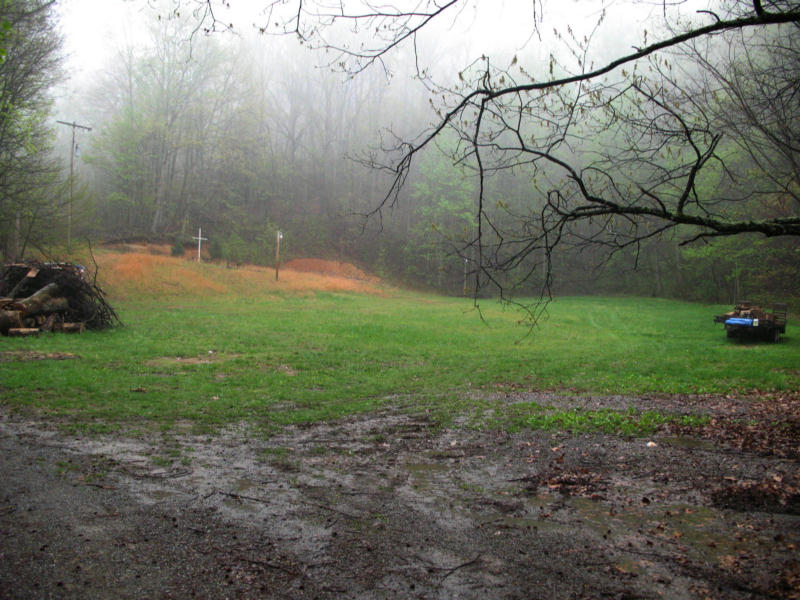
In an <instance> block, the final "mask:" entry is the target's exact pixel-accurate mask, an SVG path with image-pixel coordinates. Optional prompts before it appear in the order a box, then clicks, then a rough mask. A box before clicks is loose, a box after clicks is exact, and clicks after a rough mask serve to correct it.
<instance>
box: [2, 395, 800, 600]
mask: <svg viewBox="0 0 800 600" xmlns="http://www.w3.org/2000/svg"><path fill="white" fill-rule="evenodd" d="M548 400H549V401H550V402H551V403H561V404H563V405H574V404H576V403H584V404H586V403H588V402H591V403H592V404H593V405H597V406H614V405H615V403H624V404H625V406H628V405H630V404H632V403H633V404H635V403H638V404H639V405H640V406H641V407H642V408H647V404H648V403H651V404H652V403H658V405H659V406H661V407H662V409H663V407H664V406H665V405H666V406H667V407H668V408H670V407H671V408H673V409H674V410H678V411H681V412H707V413H708V412H710V413H711V414H712V415H713V416H714V417H715V419H717V418H718V419H719V420H720V422H722V421H724V420H725V419H728V421H729V422H731V423H732V422H733V421H737V422H738V419H733V418H732V416H731V415H733V414H735V415H737V416H738V417H746V418H745V419H742V420H741V422H742V423H746V425H742V426H741V427H753V424H754V423H757V421H758V415H760V414H762V413H763V411H761V409H760V408H758V407H757V406H755V405H753V404H752V403H751V401H750V400H740V401H733V400H731V399H720V401H719V402H717V403H714V402H712V401H709V400H708V399H705V400H704V401H703V402H702V403H700V402H697V401H694V400H691V399H683V400H682V399H659V400H651V399H645V398H640V399H631V398H625V399H619V398H617V399H615V398H601V399H591V400H586V399H575V398H568V397H548ZM673 405H674V406H673ZM759 411H761V412H759ZM754 415H755V416H754ZM765 423H766V421H765ZM765 427H766V425H765ZM762 429H763V428H762ZM722 430H725V428H724V427H722V428H721V429H720V431H722ZM755 430H756V431H760V430H759V429H758V428H755ZM725 431H727V430H725ZM251 433H252V432H251ZM678 433H680V432H678ZM705 433H707V434H709V436H710V437H711V434H710V432H705ZM726 435H727V434H724V431H723V433H722V434H720V435H719V436H718V439H717V440H716V441H714V440H711V439H694V438H686V437H678V436H676V435H675V432H671V433H666V432H665V433H664V434H662V435H660V436H656V437H654V438H652V439H621V438H619V437H615V436H605V435H581V436H571V435H567V434H552V433H548V432H541V431H525V432H522V433H519V434H514V435H509V434H505V433H502V432H486V431H474V430H468V429H452V430H446V431H438V430H435V429H433V428H432V427H431V426H430V423H429V422H428V421H427V420H426V418H425V416H424V415H416V416H409V415H407V414H394V413H391V412H387V413H384V414H379V415H372V416H368V417H364V418H358V419H351V420H347V421H344V422H338V423H333V424H320V425H314V426H310V427H304V428H293V429H287V430H286V431H284V432H283V433H282V434H280V435H278V436H274V437H271V438H269V439H263V438H260V437H258V436H253V435H252V434H248V432H247V431H245V430H244V429H238V430H229V431H226V432H224V434H223V435H219V436H215V437H213V438H203V437H198V436H190V435H175V434H171V435H169V436H153V437H151V438H147V439H120V438H113V437H92V438H87V439H76V438H74V437H66V436H64V435H61V434H58V433H56V432H54V431H53V430H51V429H48V428H46V427H45V426H44V424H42V423H35V422H32V421H30V420H26V419H22V418H19V417H15V416H13V415H10V414H8V413H2V412H0V476H1V477H2V488H0V597H2V598H78V597H80V598H191V597H198V598H490V597H491V598H662V597H663V598H800V560H798V558H797V556H798V553H797V547H798V545H799V544H800V516H798V515H800V493H799V492H798V487H799V486H800V469H798V460H797V453H796V452H795V450H796V445H795V446H794V450H793V449H792V442H791V436H790V437H789V440H788V441H786V440H784V449H783V450H781V451H780V452H779V454H783V455H784V457H781V456H776V455H765V454H763V453H757V452H754V451H751V450H747V449H745V450H742V449H736V448H733V447H732V446H731V444H732V443H733V442H732V440H733V438H731V437H730V436H728V437H726ZM731 435H732V434H731ZM729 438H730V439H729ZM737 439H740V440H741V436H740V437H739V438H737ZM649 442H652V443H649ZM787 448H788V449H787ZM762 449H763V448H762ZM160 465H161V466H160Z"/></svg>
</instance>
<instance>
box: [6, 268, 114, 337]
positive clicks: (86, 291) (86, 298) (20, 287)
mask: <svg viewBox="0 0 800 600" xmlns="http://www.w3.org/2000/svg"><path fill="white" fill-rule="evenodd" d="M119 323H120V320H119V317H117V314H116V313H115V312H114V309H113V308H111V306H110V305H109V304H108V302H107V301H106V299H105V294H104V293H103V291H102V290H101V289H100V288H99V287H98V286H97V283H96V282H92V281H89V278H88V277H87V272H86V269H85V268H84V267H82V266H80V265H74V264H71V263H15V264H10V265H5V266H4V267H0V334H2V335H7V336H29V335H38V334H39V333H41V332H43V331H53V332H56V331H63V332H71V333H79V332H81V331H83V330H84V329H104V328H106V327H111V326H112V325H114V324H119Z"/></svg>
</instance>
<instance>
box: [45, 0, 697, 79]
mask: <svg viewBox="0 0 800 600" xmlns="http://www.w3.org/2000/svg"><path fill="white" fill-rule="evenodd" d="M230 1H231V4H232V5H233V8H234V10H235V11H236V12H235V13H231V12H230V11H226V10H225V9H222V8H219V9H218V10H217V16H218V17H219V18H221V19H223V20H233V21H234V22H235V24H236V26H237V29H238V30H239V31H247V30H249V29H251V24H252V23H253V22H254V21H255V20H257V19H258V13H259V10H260V7H261V6H263V5H264V4H266V0H264V2H261V1H260V0H230ZM189 2H190V0H188V2H187V0H184V6H185V7H188V8H189V10H191V8H192V6H191V4H190V3H189ZM532 2H533V0H481V1H480V2H478V8H477V9H476V8H473V7H471V6H467V7H466V8H465V9H464V11H463V12H462V13H460V14H459V17H458V20H457V21H456V23H455V25H452V26H451V23H449V22H448V21H447V19H446V18H445V19H442V20H441V22H440V23H439V27H440V28H441V30H442V31H443V33H444V34H446V36H447V37H448V38H461V39H462V40H463V41H464V43H466V44H468V45H469V46H470V47H471V48H472V49H473V53H474V54H478V55H479V54H480V53H482V52H486V53H489V52H490V51H492V50H493V48H492V46H497V45H502V46H503V47H504V48H505V49H506V50H507V52H511V53H513V52H516V51H518V50H520V49H521V48H522V47H523V46H524V45H525V44H526V42H527V45H528V47H529V48H530V47H534V48H537V49H538V47H539V46H540V45H541V43H540V42H539V40H538V38H532V37H531V35H530V31H529V29H530V23H531V14H532ZM150 4H151V3H150V2H148V0H59V2H58V7H59V13H60V15H61V26H62V31H63V33H64V36H65V51H66V53H67V55H68V57H69V59H68V65H69V69H70V71H71V72H72V73H73V74H77V73H79V72H81V71H91V70H94V69H97V68H99V67H101V66H102V65H103V64H104V61H105V60H106V57H107V56H108V55H109V53H110V52H111V51H112V49H113V48H114V47H115V46H120V45H123V44H124V43H125V41H126V40H134V41H135V40H136V39H137V38H139V39H141V36H143V35H144V31H145V30H146V24H147V22H148V20H153V19H155V18H156V16H157V14H158V13H157V11H156V10H155V9H154V8H152V6H151V5H150ZM169 4H170V3H168V4H167V5H169ZM706 4H707V1H704V0H691V1H689V2H686V3H684V5H683V6H682V10H684V11H686V12H694V9H696V8H701V7H704V6H705V5H706ZM602 5H606V6H608V10H609V17H608V19H607V22H606V24H605V27H604V29H605V31H606V36H607V38H608V39H609V40H614V41H615V42H616V43H619V44H620V46H621V47H628V48H629V47H630V46H631V45H632V44H634V43H640V42H641V32H642V30H643V29H644V28H646V27H647V23H646V21H647V19H648V18H651V17H653V16H654V15H655V16H658V15H659V14H660V12H661V8H660V3H658V2H654V3H642V4H638V5H637V6H633V5H632V4H631V3H630V2H627V1H625V0H557V1H552V0H551V1H549V2H548V1H545V2H544V20H543V21H542V23H541V31H542V33H543V36H544V38H543V39H544V40H545V41H547V39H548V37H549V36H550V34H551V32H552V30H553V28H558V29H560V30H564V29H565V25H566V24H570V25H571V26H572V28H573V29H574V30H575V31H577V32H585V31H587V30H589V29H590V28H591V27H592V26H593V25H594V23H595V22H596V19H597V17H598V15H599V12H600V9H601V6H602ZM231 14H234V16H233V17H231V16H230V15H231ZM515 24H518V25H517V26H515ZM651 39H652V38H651ZM484 46H485V47H484ZM539 53H540V55H543V56H546V55H548V54H549V50H547V49H544V48H542V49H540V52H539Z"/></svg>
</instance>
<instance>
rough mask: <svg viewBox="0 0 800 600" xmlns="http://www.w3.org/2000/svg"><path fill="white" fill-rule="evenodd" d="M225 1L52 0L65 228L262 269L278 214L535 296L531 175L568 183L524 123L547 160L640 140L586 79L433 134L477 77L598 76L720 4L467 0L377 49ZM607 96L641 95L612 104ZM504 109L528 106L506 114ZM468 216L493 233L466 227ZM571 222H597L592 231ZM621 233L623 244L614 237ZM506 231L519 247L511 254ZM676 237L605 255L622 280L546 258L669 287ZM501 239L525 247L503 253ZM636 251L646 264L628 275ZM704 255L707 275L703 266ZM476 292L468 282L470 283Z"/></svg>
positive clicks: (382, 267) (585, 287)
mask: <svg viewBox="0 0 800 600" xmlns="http://www.w3.org/2000/svg"><path fill="white" fill-rule="evenodd" d="M230 4H231V6H230V7H226V6H224V5H217V4H215V3H212V4H210V5H209V4H206V3H205V2H199V1H194V0H181V1H180V2H173V1H170V2H155V1H153V2H145V1H144V0H125V1H123V0H103V1H102V2H100V1H96V0H62V1H61V2H59V3H58V11H57V12H58V23H59V27H60V31H61V34H62V36H63V54H64V56H65V60H64V67H63V72H64V75H65V77H64V79H63V81H62V82H61V83H60V84H59V86H58V87H57V88H56V89H55V90H54V92H53V94H54V97H55V108H54V110H53V113H52V119H53V121H62V122H66V123H76V124H79V125H82V126H84V127H86V128H89V127H90V128H91V131H88V129H75V130H74V131H73V128H70V127H68V126H64V125H63V124H61V125H58V126H56V133H57V135H58V144H57V146H56V152H57V153H58V154H60V155H61V156H62V157H63V156H65V155H69V153H70V148H71V144H72V134H73V133H75V136H76V144H77V146H78V149H79V153H78V154H77V156H76V159H75V161H74V165H73V172H74V175H75V177H76V181H77V182H79V184H80V186H79V189H80V192H79V198H78V199H77V200H76V204H75V210H76V211H77V213H76V214H77V217H76V228H77V230H76V235H80V236H83V237H84V238H87V239H93V240H109V239H133V238H147V239H158V240H160V241H167V242H169V243H174V244H181V243H187V242H188V241H189V240H190V239H191V236H192V235H193V234H194V233H195V232H196V231H197V229H198V228H200V227H202V230H203V233H204V235H207V236H208V237H209V240H210V241H209V246H210V247H211V248H212V252H213V254H214V256H215V258H219V259H224V260H227V261H228V263H229V264H237V263H243V262H253V263H261V264H269V263H270V261H271V260H272V258H271V257H272V256H273V244H274V238H275V231H276V230H277V229H281V230H282V231H283V232H284V235H285V238H284V245H283V247H282V252H284V253H285V254H286V256H287V257H292V256H297V257H300V256H314V257H323V258H336V259H340V260H348V261H351V262H355V263H358V264H359V265H360V266H363V267H365V268H368V269H369V270H371V271H373V272H375V273H376V274H378V275H380V276H383V277H386V278H388V279H392V280H396V281H399V282H402V283H407V284H411V285H415V286H423V287H429V288H433V289H437V290H439V291H443V292H447V293H463V292H464V288H465V286H464V277H463V273H464V268H465V263H466V266H467V267H468V270H469V271H470V272H471V273H472V272H474V273H477V274H478V275H480V274H481V271H482V270H483V268H484V267H492V268H499V269H498V270H499V271H501V272H503V275H502V277H499V278H498V279H497V280H496V281H495V283H498V284H499V285H508V286H514V285H517V286H520V287H519V288H518V289H519V290H520V293H527V292H529V291H531V290H537V289H540V288H541V285H542V284H543V282H544V279H543V277H545V276H546V275H549V271H547V270H546V269H543V268H541V267H542V265H541V263H543V262H544V261H546V260H548V258H547V257H548V254H547V252H545V250H548V248H541V249H539V248H538V246H536V244H531V243H529V242H530V240H531V235H533V234H531V233H530V232H531V231H532V229H531V228H532V227H533V225H532V223H533V218H534V217H535V215H537V214H538V213H539V212H540V211H541V210H542V207H543V206H544V199H545V197H546V195H547V190H545V189H544V188H543V187H542V185H543V183H542V182H547V184H548V185H549V186H551V187H552V189H564V184H563V182H561V180H560V179H559V178H560V177H563V174H562V175H554V174H553V172H552V170H545V169H543V167H542V161H541V160H539V159H535V160H533V159H531V158H530V155H529V154H527V155H526V154H525V153H526V152H528V151H529V149H528V148H526V147H524V146H519V143H518V142H517V141H516V138H519V139H529V138H530V139H536V140H545V142H540V143H545V145H546V144H553V145H551V146H548V147H549V148H550V151H552V156H553V157H557V158H558V159H559V160H561V159H563V160H566V161H571V163H572V164H573V165H575V166H576V168H577V169H578V170H579V171H580V170H582V169H591V168H594V169H599V168H600V167H602V169H604V171H603V172H604V173H605V172H608V171H607V169H609V168H611V167H610V166H609V164H610V163H609V161H611V160H612V158H613V157H612V156H611V155H610V153H609V152H608V151H607V150H608V148H611V147H618V148H619V155H624V154H625V152H627V151H628V150H629V146H630V144H629V143H628V142H624V140H626V139H627V138H626V135H628V134H627V133H626V131H627V130H625V129H623V128H621V127H618V122H616V121H615V122H614V123H613V124H612V123H611V121H607V119H608V117H607V115H606V116H604V114H605V113H603V112H602V111H603V110H605V109H606V108H607V107H609V106H611V100H610V99H609V98H611V95H609V96H608V98H605V99H604V100H603V102H602V103H600V102H599V100H597V98H595V97H594V96H592V98H593V99H592V101H591V102H590V101H589V100H587V98H588V96H589V95H590V94H589V88H588V87H572V88H566V89H565V90H564V91H563V92H559V94H560V95H556V96H553V95H552V94H550V95H547V94H541V95H538V96H537V95H536V94H533V95H531V94H528V95H526V96H524V97H523V96H520V97H519V99H518V100H505V99H504V104H502V105H500V104H498V105H496V106H493V107H491V106H490V109H489V110H488V112H487V113H486V115H485V117H483V120H482V127H483V129H482V130H481V136H484V137H480V138H479V137H474V139H473V137H472V136H473V131H472V130H471V129H470V128H471V127H473V126H474V117H475V116H476V115H477V114H478V110H479V108H480V107H479V106H478V104H475V105H474V106H473V105H472V104H468V105H467V106H466V107H465V110H464V111H463V112H459V113H458V116H457V118H453V119H452V120H451V121H450V122H449V124H448V126H447V127H445V128H443V129H442V131H441V132H439V133H438V134H437V135H436V136H435V138H434V139H432V140H431V141H430V143H427V138H426V136H427V135H429V134H430V132H431V131H433V128H435V127H437V126H438V125H439V124H440V123H441V119H442V117H443V115H446V114H447V112H448V111H449V110H450V109H451V108H452V107H454V106H456V105H457V104H458V102H459V101H460V100H462V99H463V98H464V97H465V96H466V95H467V94H469V91H470V90H471V89H476V86H477V87H479V86H481V85H488V86H491V87H492V88H499V87H502V86H508V85H517V84H520V83H529V82H534V81H542V80H546V79H553V78H559V77H567V76H572V75H576V74H580V73H581V72H586V71H590V70H592V69H595V68H597V67H599V66H602V65H604V64H606V63H608V62H610V61H612V60H614V59H615V58H617V57H619V56H623V55H626V54H629V53H631V52H634V51H635V49H636V48H640V47H643V46H645V45H647V43H649V42H651V41H652V40H654V39H658V38H664V37H665V36H668V35H670V31H668V30H667V29H666V27H667V25H669V26H670V27H672V28H674V29H675V30H677V29H679V28H683V27H686V26H688V25H689V23H691V22H695V23H705V22H708V21H709V19H710V17H709V15H708V13H702V12H700V13H699V12H698V10H701V11H702V10H709V9H713V10H718V9H719V7H720V6H723V5H725V3H724V2H723V3H718V2H707V1H703V2H700V1H691V2H690V1H687V2H677V3H661V2H654V3H650V2H641V1H638V2H637V1H621V0H612V1H608V0H605V1H601V0H597V1H581V2H543V3H540V2H538V1H517V2H513V1H506V2H496V3H495V2H474V3H464V4H463V6H461V7H458V6H457V7H455V8H454V9H452V10H449V11H447V12H446V13H443V14H442V15H441V16H440V17H438V18H436V19H434V20H432V21H431V22H430V23H429V24H427V25H426V26H425V27H423V28H422V29H420V31H419V33H418V34H417V35H416V36H413V37H411V38H409V39H408V40H407V41H406V43H403V44H398V45H397V46H396V47H392V49H391V50H390V51H388V52H386V53H381V54H379V55H377V56H376V55H373V54H371V51H372V50H377V49H380V48H382V47H383V46H384V45H386V43H387V40H391V39H392V36H394V35H396V31H394V30H391V29H389V30H386V29H381V28H380V27H379V26H380V25H381V22H380V21H378V22H361V21H352V20H331V19H328V18H325V17H320V16H319V15H318V14H314V13H313V11H314V10H315V7H316V8H318V7H319V6H324V3H317V4H314V5H311V7H310V8H307V10H308V12H307V13H306V14H304V19H303V22H302V23H301V28H300V32H301V33H302V34H303V38H304V39H299V36H298V35H296V34H293V33H285V31H286V29H287V27H288V28H289V29H291V28H292V27H293V26H294V25H296V23H295V22H294V21H293V19H295V17H296V12H294V13H293V12H292V11H296V7H295V6H294V5H293V3H272V2H268V1H266V0H265V1H264V2H243V1H241V2H239V1H234V2H231V3H230ZM728 4H730V3H728ZM734 4H735V3H734ZM209 6H211V7H212V8H213V9H214V12H213V17H214V18H213V19H212V18H211V15H210V13H209V12H208V7H209ZM305 6H306V7H308V6H309V5H308V4H306V5H305ZM347 6H348V8H353V10H355V7H359V6H361V3H352V4H349V3H348V5H347ZM270 7H272V9H273V10H272V11H271V12H266V9H268V8H270ZM281 11H284V12H281ZM355 12H358V11H357V10H355ZM376 24H377V25H378V27H376ZM342 50H345V51H344V52H342ZM673 60H674V59H673ZM659 64H660V63H658V61H656V62H655V65H656V68H657V69H658V68H659ZM637 67H639V65H637ZM628 68H629V69H630V65H628ZM649 68H650V70H651V72H652V70H653V65H652V64H651V65H650V67H649ZM693 68H694V67H692V66H691V65H690V66H688V67H686V69H688V71H687V70H686V69H684V72H691V70H692V69H693ZM642 69H644V66H642ZM659 76H662V77H665V76H666V75H665V74H661V75H659ZM626 77H628V73H627V72H625V71H623V70H622V69H617V70H616V71H613V72H611V73H610V74H609V75H608V76H607V79H606V80H604V84H603V85H605V86H606V87H605V88H603V89H600V88H597V89H596V90H595V91H594V92H592V94H597V97H599V96H600V94H601V92H602V93H609V90H611V91H613V93H614V94H619V93H621V92H620V90H623V89H624V86H625V85H627V84H625V83H624V80H625V78H626ZM670 83H671V85H673V86H674V87H675V89H680V87H681V84H680V82H679V81H678V82H676V81H671V82H670ZM614 102H626V103H628V104H625V105H626V106H633V104H630V103H629V100H626V99H624V98H623V99H622V100H614ZM631 102H632V100H631ZM579 105H580V106H581V113H580V114H581V116H582V117H583V120H582V121H581V122H580V123H579V122H577V120H571V121H570V122H569V123H567V124H565V122H564V121H562V120H561V119H562V116H563V114H565V113H566V114H569V113H570V111H577V107H578V106H579ZM584 109H585V111H586V113H585V115H584V113H583V111H584ZM558 110H561V113H560V114H559V113H558V112H557V111H558ZM515 114H516V115H517V116H520V115H527V116H526V119H527V121H526V122H525V123H523V124H522V125H520V126H514V125H513V122H512V123H511V124H509V121H508V119H509V118H514V115H515ZM576 114H577V112H576ZM615 118H616V117H615ZM631 119H632V117H631ZM512 120H513V119H512ZM631 123H633V121H632V120H630V122H628V126H630V124H631ZM662 134H663V132H662ZM600 139H603V140H604V141H603V142H602V143H599V140H600ZM547 140H550V141H549V142H548V141H547ZM409 143H410V144H412V145H411V146H409V145H407V144H409ZM420 143H421V147H419V148H418V147H417V146H418V145H420ZM475 143H478V145H477V146H474V147H472V149H471V148H470V144H475ZM624 143H628V146H625V147H623V146H624ZM515 144H516V145H515ZM409 148H414V149H415V150H414V152H413V153H412V154H413V161H410V163H409V164H410V168H409V169H408V170H407V171H402V172H398V170H397V165H398V164H399V163H398V161H399V160H400V159H402V158H403V156H404V152H407V151H408V149H409ZM477 148H481V152H482V153H483V157H482V158H483V160H482V162H481V163H478V161H477V156H478V154H477V152H476V149H477ZM640 151H644V150H642V149H641V148H640ZM479 164H480V168H481V169H482V170H483V171H485V172H483V178H481V177H478V176H477V169H478V167H479ZM618 167H619V165H616V166H614V168H618ZM625 168H626V169H627V168H628V167H625ZM659 168H660V167H659ZM658 172H659V171H658V169H657V168H655V167H648V168H644V167H642V168H639V167H637V168H636V169H635V170H633V171H625V170H623V171H619V173H621V175H619V176H618V181H619V182H622V181H626V182H627V183H626V185H628V186H631V185H633V186H634V187H635V186H636V185H639V186H641V185H643V182H645V180H646V179H652V178H653V177H655V176H656V175H657V173H658ZM398 179H399V180H400V183H402V185H396V184H397V183H398ZM670 185H672V183H670ZM603 189H606V188H603ZM650 193H651V194H652V191H651V192H650ZM601 222H602V223H603V225H602V228H603V231H604V232H608V231H609V230H610V229H613V227H612V223H611V221H601ZM479 225H482V226H483V230H484V231H491V232H493V233H492V235H494V236H496V237H495V238H491V237H489V238H485V237H482V238H481V239H478V237H477V235H478V227H479ZM587 227H588V226H587ZM525 231H527V232H528V233H527V234H525V233H524V232H525ZM582 231H583V232H582V233H581V234H580V235H581V236H584V237H587V236H595V235H596V232H594V231H593V230H592V229H591V227H588V228H587V229H585V230H582ZM613 231H614V232H615V233H614V235H615V238H614V239H615V240H616V236H617V235H618V234H617V232H618V231H620V230H619V228H617V229H613ZM637 231H639V230H637ZM482 235H483V234H482ZM526 235H527V237H526ZM510 239H511V240H518V245H517V246H511V247H509V246H508V245H507V243H508V240H510ZM499 240H502V241H499ZM673 242H674V239H672V238H668V239H667V238H662V237H659V238H657V239H656V238H654V239H649V238H648V241H647V243H646V244H645V247H644V248H642V246H641V244H637V246H638V247H637V248H636V250H635V252H636V254H635V255H633V254H631V253H630V252H629V251H628V250H624V251H622V252H615V253H614V254H617V257H616V258H615V259H614V260H616V261H618V262H617V263H615V264H616V266H614V267H613V268H614V269H616V270H615V271H613V272H614V273H615V274H614V275H613V276H611V277H605V279H603V277H604V276H603V275H602V274H601V272H600V271H597V270H596V267H597V265H598V264H600V263H603V264H605V265H606V266H608V265H609V264H610V263H609V261H608V254H607V253H603V252H601V253H600V254H597V253H596V252H595V251H591V252H590V251H587V250H586V249H585V248H583V249H581V253H579V256H578V258H576V257H575V256H574V255H570V254H563V255H562V254H557V255H553V256H552V257H550V259H551V260H552V261H555V262H557V263H559V264H561V265H562V274H561V275H562V276H561V278H560V281H561V282H562V283H561V286H562V289H563V290H565V291H578V292H594V291H598V290H599V291H603V290H609V289H611V290H612V291H613V289H614V286H615V285H619V284H620V282H621V281H623V280H624V281H625V282H626V283H625V284H624V285H625V286H628V288H631V287H633V288H636V290H638V291H646V292H645V293H656V291H657V293H659V294H660V293H665V292H664V285H663V282H662V281H660V279H661V276H660V274H659V275H658V279H659V281H658V282H657V283H656V282H654V277H655V273H656V272H659V273H660V272H661V271H662V269H663V268H677V266H676V262H675V261H678V263H680V264H683V265H686V264H688V263H689V262H690V261H691V260H692V257H691V256H689V255H685V256H682V255H681V252H683V251H676V250H671V249H668V248H669V247H670V246H671V245H672V244H673ZM515 243H516V242H515ZM615 243H616V242H615ZM493 244H494V245H493ZM504 244H506V245H505V246H504ZM526 244H527V246H526ZM578 245H579V244H578ZM601 246H602V244H601ZM511 248H515V250H514V251H517V250H516V249H519V248H526V250H525V251H524V254H521V255H519V256H516V255H514V254H513V252H512V254H510V255H508V254H503V252H506V253H508V252H509V251H510V249H511ZM601 249H602V248H601ZM540 250H541V251H540ZM640 252H644V256H645V259H644V260H639V253H640ZM492 253H493V254H492ZM487 257H488V258H487ZM484 261H485V262H484ZM504 261H505V262H504ZM681 261H682V262H681ZM508 264H512V265H513V266H514V268H515V269H516V271H514V272H513V273H512V271H513V269H507V268H506V267H507V266H508ZM611 264H612V266H613V264H614V262H613V261H612V263H611ZM634 265H635V266H637V267H638V268H639V271H638V274H636V275H630V272H631V271H630V269H629V267H632V266H634ZM648 265H654V267H653V268H652V269H651V268H649V267H648ZM667 265H669V267H667ZM537 269H538V270H537ZM695 270H696V271H697V273H695V274H694V275H693V276H696V277H700V278H702V277H703V275H702V269H700V268H696V269H695ZM487 272H488V271H487ZM621 272H624V273H625V276H624V277H620V273H621ZM532 273H535V275H532ZM484 283H485V280H484ZM544 283H546V282H544ZM479 285H481V280H480V277H478V278H477V279H475V280H474V282H471V283H470V285H469V288H470V292H471V291H474V290H475V287H476V286H479ZM666 293H673V294H674V293H678V292H676V291H675V290H672V291H671V292H666Z"/></svg>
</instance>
